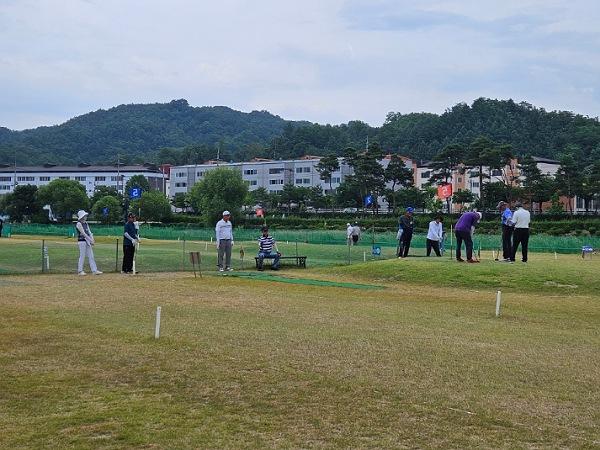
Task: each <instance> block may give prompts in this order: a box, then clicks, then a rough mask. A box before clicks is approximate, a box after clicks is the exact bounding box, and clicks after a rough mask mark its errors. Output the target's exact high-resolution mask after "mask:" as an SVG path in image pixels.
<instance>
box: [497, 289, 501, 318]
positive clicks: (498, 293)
mask: <svg viewBox="0 0 600 450" xmlns="http://www.w3.org/2000/svg"><path fill="white" fill-rule="evenodd" d="M501 302H502V292H500V291H498V292H496V317H500V303H501Z"/></svg>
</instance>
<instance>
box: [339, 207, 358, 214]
mask: <svg viewBox="0 0 600 450" xmlns="http://www.w3.org/2000/svg"><path fill="white" fill-rule="evenodd" d="M342 212H344V213H348V214H354V213H357V212H358V208H344V209H343V210H342Z"/></svg>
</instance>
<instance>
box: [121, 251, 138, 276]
mask: <svg viewBox="0 0 600 450" xmlns="http://www.w3.org/2000/svg"><path fill="white" fill-rule="evenodd" d="M134 254H135V247H134V246H133V245H124V246H123V266H122V267H121V270H122V271H123V272H125V273H129V272H133V255H134Z"/></svg>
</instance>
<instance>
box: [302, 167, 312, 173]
mask: <svg viewBox="0 0 600 450" xmlns="http://www.w3.org/2000/svg"><path fill="white" fill-rule="evenodd" d="M302 172H304V173H310V167H303V168H302Z"/></svg>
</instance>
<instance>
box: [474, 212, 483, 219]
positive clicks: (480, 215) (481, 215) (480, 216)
mask: <svg viewBox="0 0 600 450" xmlns="http://www.w3.org/2000/svg"><path fill="white" fill-rule="evenodd" d="M475 212H476V213H477V214H478V215H479V220H481V218H482V217H483V214H481V213H480V212H479V211H475Z"/></svg>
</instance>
